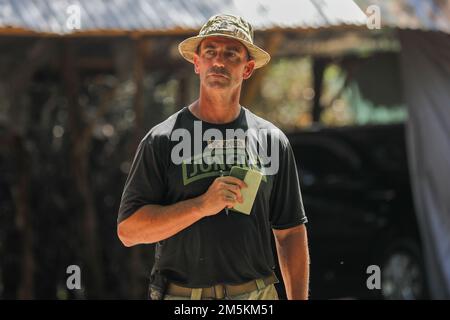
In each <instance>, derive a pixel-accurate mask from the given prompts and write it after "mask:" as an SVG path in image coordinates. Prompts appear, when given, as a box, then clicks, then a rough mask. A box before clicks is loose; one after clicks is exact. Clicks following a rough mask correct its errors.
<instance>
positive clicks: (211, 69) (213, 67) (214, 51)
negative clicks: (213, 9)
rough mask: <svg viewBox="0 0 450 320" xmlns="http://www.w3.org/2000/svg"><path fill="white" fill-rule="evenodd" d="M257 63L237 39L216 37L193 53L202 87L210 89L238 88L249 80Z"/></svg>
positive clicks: (207, 39)
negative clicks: (244, 81)
mask: <svg viewBox="0 0 450 320" xmlns="http://www.w3.org/2000/svg"><path fill="white" fill-rule="evenodd" d="M254 68H255V61H254V60H253V58H252V57H251V56H250V55H249V53H248V50H247V48H246V47H245V46H244V45H243V44H242V43H240V42H239V41H237V40H234V39H230V38H225V37H220V36H213V37H207V38H205V39H204V40H202V41H201V43H200V45H199V47H198V50H197V53H195V54H194V69H195V73H197V74H198V75H199V77H200V82H201V83H202V85H206V86H207V87H209V88H216V89H224V88H230V89H231V88H235V87H238V86H240V85H241V84H242V81H243V80H245V79H248V78H249V77H250V76H251V74H252V72H253V70H254Z"/></svg>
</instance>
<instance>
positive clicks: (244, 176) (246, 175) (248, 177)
mask: <svg viewBox="0 0 450 320" xmlns="http://www.w3.org/2000/svg"><path fill="white" fill-rule="evenodd" d="M230 176H232V177H235V178H238V179H241V180H243V181H244V182H245V183H246V184H247V188H242V189H241V194H242V198H243V200H244V202H243V203H237V204H236V205H235V206H234V207H233V208H230V210H233V211H236V212H240V213H244V214H250V212H251V211H252V207H253V203H254V202H255V198H256V194H257V193H258V189H259V185H260V184H261V179H262V174H261V172H259V171H257V170H253V169H247V168H242V167H238V166H233V167H231V170H230Z"/></svg>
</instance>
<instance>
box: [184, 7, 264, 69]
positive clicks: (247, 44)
mask: <svg viewBox="0 0 450 320" xmlns="http://www.w3.org/2000/svg"><path fill="white" fill-rule="evenodd" d="M210 37H223V38H227V39H231V40H236V41H237V42H239V43H240V44H241V45H242V46H243V47H244V48H245V49H246V50H247V53H248V56H249V57H250V59H251V60H253V61H254V62H255V66H254V68H255V69H258V68H261V67H263V66H264V65H266V64H267V63H268V62H269V60H270V55H269V54H268V53H267V52H265V51H264V50H263V49H261V48H259V47H258V46H256V45H254V44H253V27H252V26H251V25H250V23H248V22H247V21H245V20H244V19H242V18H241V17H237V16H233V15H229V14H220V15H216V16H213V17H211V18H210V19H209V20H208V22H206V23H205V24H204V25H203V27H202V28H201V29H200V32H199V34H198V35H197V36H194V37H190V38H188V39H186V40H184V41H183V42H181V43H180V44H179V46H178V50H179V51H180V54H181V55H182V56H183V57H184V58H185V59H186V60H188V61H189V62H191V63H194V55H195V54H196V53H197V54H198V53H200V51H199V50H200V49H201V48H200V47H201V46H200V44H202V43H203V42H204V40H205V39H207V38H210ZM202 45H203V44H202Z"/></svg>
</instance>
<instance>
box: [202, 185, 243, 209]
mask: <svg viewBox="0 0 450 320" xmlns="http://www.w3.org/2000/svg"><path fill="white" fill-rule="evenodd" d="M241 188H247V184H246V183H245V182H244V181H242V180H240V179H238V178H235V177H230V176H224V177H218V178H216V179H215V180H214V182H213V183H212V184H211V185H210V186H209V188H208V191H206V192H205V193H204V194H203V195H201V196H200V199H201V209H200V211H201V213H202V216H205V217H206V216H212V215H215V214H217V213H219V212H220V211H222V210H223V209H224V208H225V207H226V208H232V207H233V206H234V205H235V204H236V203H237V202H240V203H242V202H243V201H244V200H243V198H242V194H241Z"/></svg>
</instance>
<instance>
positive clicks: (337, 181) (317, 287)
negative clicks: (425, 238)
mask: <svg viewBox="0 0 450 320" xmlns="http://www.w3.org/2000/svg"><path fill="white" fill-rule="evenodd" d="M288 138H289V140H290V142H291V145H292V148H293V150H294V153H295V156H296V159H297V165H298V170H299V176H300V181H301V187H302V194H303V200H304V205H305V210H306V212H307V216H308V219H309V223H308V225H307V227H308V234H309V242H310V255H311V279H310V289H311V291H310V294H311V295H310V297H311V299H334V298H363V299H378V298H385V299H423V298H426V297H427V289H426V279H425V271H424V263H423V259H422V253H421V241H420V236H419V231H418V225H417V221H416V216H415V213H414V206H413V200H412V194H411V187H410V179H409V172H408V163H407V157H406V148H405V133H404V125H403V124H398V125H387V126H386V125H382V126H365V127H361V126H358V127H345V128H326V129H317V130H310V131H303V132H297V133H292V134H289V135H288ZM373 265H374V266H375V267H371V268H374V269H371V268H369V269H368V267H369V266H373ZM377 267H379V270H380V273H379V274H381V277H380V278H381V282H380V283H379V284H380V286H378V285H377V284H376V281H374V279H376V278H373V277H372V278H371V279H369V277H370V276H371V275H374V274H375V273H376V271H374V270H375V269H376V268H377ZM368 279H369V281H368ZM367 282H370V283H371V284H372V285H374V284H375V286H378V287H381V288H380V289H377V288H375V289H369V288H368V286H367Z"/></svg>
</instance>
